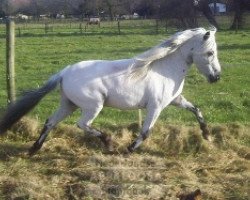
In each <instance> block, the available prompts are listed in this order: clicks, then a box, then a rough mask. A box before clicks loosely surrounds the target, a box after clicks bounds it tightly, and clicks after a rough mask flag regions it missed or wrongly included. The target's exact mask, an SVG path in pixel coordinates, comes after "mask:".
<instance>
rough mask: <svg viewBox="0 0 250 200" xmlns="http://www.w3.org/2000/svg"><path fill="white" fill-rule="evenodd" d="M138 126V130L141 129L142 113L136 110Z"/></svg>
mask: <svg viewBox="0 0 250 200" xmlns="http://www.w3.org/2000/svg"><path fill="white" fill-rule="evenodd" d="M138 125H139V128H141V127H142V112H141V109H139V110H138Z"/></svg>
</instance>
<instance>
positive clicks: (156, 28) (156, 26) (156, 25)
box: [155, 19, 159, 34]
mask: <svg viewBox="0 0 250 200" xmlns="http://www.w3.org/2000/svg"><path fill="white" fill-rule="evenodd" d="M155 22H156V23H155V33H156V34H159V19H156V20H155Z"/></svg>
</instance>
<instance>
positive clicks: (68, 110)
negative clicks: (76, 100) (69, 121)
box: [29, 97, 76, 156]
mask: <svg viewBox="0 0 250 200" xmlns="http://www.w3.org/2000/svg"><path fill="white" fill-rule="evenodd" d="M75 110H76V106H75V105H74V104H73V103H71V102H70V101H69V100H68V99H67V98H66V97H63V98H62V100H61V105H60V108H59V109H58V110H57V111H56V112H55V113H54V114H53V115H52V116H51V117H49V118H48V119H47V120H46V122H45V124H44V127H43V129H42V131H41V134H40V137H39V138H38V139H37V141H36V142H35V143H34V144H33V146H32V147H31V148H30V150H29V155H30V156H32V155H34V154H35V153H36V152H37V151H38V150H39V149H40V148H41V147H42V145H43V143H44V141H45V139H46V138H47V136H48V134H49V132H50V131H51V129H53V128H54V127H55V126H56V125H57V124H58V123H59V122H60V121H62V120H63V119H64V118H66V117H67V116H69V115H70V114H72V113H73V112H74V111H75Z"/></svg>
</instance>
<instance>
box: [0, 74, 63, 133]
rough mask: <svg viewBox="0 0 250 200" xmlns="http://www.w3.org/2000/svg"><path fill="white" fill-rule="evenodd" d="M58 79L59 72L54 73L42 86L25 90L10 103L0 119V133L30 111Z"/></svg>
mask: <svg viewBox="0 0 250 200" xmlns="http://www.w3.org/2000/svg"><path fill="white" fill-rule="evenodd" d="M60 80H61V76H60V73H59V74H56V75H54V76H52V77H51V78H50V79H49V80H48V82H47V83H46V84H45V85H44V86H42V87H40V88H38V89H37V90H32V91H29V92H27V93H26V94H25V95H24V96H22V97H21V98H20V99H18V100H17V101H16V102H14V103H13V104H11V105H10V106H9V107H8V108H7V111H6V112H5V114H4V115H3V117H2V119H1V121H0V134H3V133H5V132H6V131H7V130H8V129H10V128H11V126H12V125H13V124H14V123H16V122H17V121H18V120H19V119H21V118H22V117H23V116H24V115H25V114H27V113H28V112H29V111H31V110H32V108H34V107H35V106H36V105H37V104H38V103H39V101H40V100H41V99H42V98H43V97H44V96H45V95H46V94H48V93H49V92H50V91H52V90H53V89H55V88H56V86H57V85H58V83H59V82H60Z"/></svg>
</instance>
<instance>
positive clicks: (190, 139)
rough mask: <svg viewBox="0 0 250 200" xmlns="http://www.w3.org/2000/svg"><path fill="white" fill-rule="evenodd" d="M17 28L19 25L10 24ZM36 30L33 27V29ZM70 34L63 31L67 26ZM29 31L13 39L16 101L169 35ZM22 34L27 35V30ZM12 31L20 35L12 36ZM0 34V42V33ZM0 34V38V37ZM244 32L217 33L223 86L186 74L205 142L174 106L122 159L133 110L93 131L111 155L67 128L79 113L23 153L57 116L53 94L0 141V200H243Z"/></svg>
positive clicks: (248, 99)
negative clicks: (84, 63)
mask: <svg viewBox="0 0 250 200" xmlns="http://www.w3.org/2000/svg"><path fill="white" fill-rule="evenodd" d="M18 26H23V25H18ZM40 26H41V25H40ZM68 26H69V25H68ZM36 27H37V25H32V24H28V26H27V27H26V29H25V32H22V37H17V38H16V86H17V93H18V95H20V94H22V92H23V91H25V90H27V89H30V88H36V87H39V86H40V85H42V84H43V82H44V81H46V80H47V79H48V78H49V77H50V76H51V75H52V74H53V73H56V72H58V71H59V70H61V69H62V68H64V67H65V66H67V65H68V64H71V63H75V62H78V61H81V60H90V59H121V58H128V57H133V56H135V55H136V54H139V53H141V52H143V51H145V50H147V49H148V48H150V47H152V46H155V45H157V44H158V43H159V42H161V41H162V40H164V39H166V38H167V37H168V36H169V35H171V34H173V33H174V32H175V31H176V30H175V29H169V30H168V31H167V32H166V30H165V28H164V27H163V26H162V27H161V28H160V29H159V34H155V24H154V22H150V23H146V22H144V24H143V23H140V26H139V25H138V24H136V23H134V24H133V28H131V25H130V26H125V25H124V26H123V27H122V29H121V35H118V32H117V27H116V24H114V25H113V29H110V27H112V24H109V25H107V27H105V26H104V27H102V28H100V29H99V28H98V27H90V28H89V29H88V30H87V32H84V33H82V34H80V33H79V32H78V31H79V29H78V28H77V27H78V24H71V27H76V28H75V30H73V31H72V30H71V31H70V32H69V29H68V28H67V29H66V28H64V26H62V27H61V28H60V29H59V32H58V31H56V29H54V32H51V33H48V34H45V33H44V30H43V27H41V29H37V28H36ZM29 28H33V29H32V30H31V29H29ZM2 33H4V27H3V26H0V63H1V67H0V97H1V98H0V111H1V112H2V111H3V110H4V108H5V106H6V84H5V39H4V37H3V34H2ZM17 33H18V32H17ZM1 34H2V35H1ZM1 36H2V37H1ZM249 36H250V30H248V29H246V30H242V31H238V32H237V33H235V32H234V31H219V32H218V34H217V43H218V49H219V58H220V62H221V65H222V68H223V69H222V70H223V73H222V77H221V81H220V82H219V83H216V84H212V85H211V84H208V83H207V82H206V80H205V78H204V77H202V75H201V74H199V73H198V72H197V70H196V69H195V68H193V69H192V70H191V71H190V72H189V74H188V76H187V78H186V84H185V87H184V95H185V97H186V98H187V99H188V100H190V101H191V102H193V103H194V104H196V105H198V106H199V107H200V108H201V110H202V112H203V114H204V116H205V118H206V120H207V122H208V124H209V127H210V130H211V133H212V136H213V142H211V143H208V142H207V141H204V140H203V139H202V138H201V135H200V131H199V128H198V125H197V123H196V120H195V118H194V116H193V115H192V114H191V113H189V112H187V111H185V110H180V109H177V108H174V107H169V108H167V109H165V110H164V111H163V113H162V114H161V116H160V119H159V121H158V122H157V124H156V127H155V128H154V130H153V133H152V136H151V137H150V138H149V140H147V141H146V142H145V144H144V145H143V146H142V147H141V148H140V149H139V150H138V151H137V152H136V153H135V154H133V155H131V156H130V157H125V156H124V155H123V151H124V149H125V147H126V145H128V144H129V143H130V142H131V140H132V138H133V137H134V136H135V134H137V133H138V128H137V127H136V125H135V124H133V123H134V122H136V121H137V112H136V111H119V110H115V109H110V108H105V109H104V110H103V111H102V112H101V113H100V115H99V117H98V118H97V119H96V121H95V122H94V126H95V127H97V128H98V129H102V130H104V131H106V132H107V133H109V134H112V136H113V139H114V141H116V151H117V155H106V154H105V148H104V147H103V146H102V144H101V143H100V141H98V140H96V139H95V138H89V137H88V136H86V135H84V134H83V133H82V131H81V130H79V129H77V128H75V127H74V126H72V125H74V124H75V123H76V121H77V120H78V118H79V114H80V113H79V111H78V112H76V113H75V114H74V115H73V116H72V117H70V118H68V119H67V120H65V121H64V123H62V124H60V125H59V127H58V128H56V129H55V130H54V131H53V133H52V134H51V136H50V137H49V138H48V141H47V142H46V143H45V146H44V148H43V149H42V150H41V151H40V152H39V153H38V155H36V156H34V157H32V158H29V157H28V156H27V155H26V152H27V150H28V148H29V147H30V146H31V145H32V143H33V142H34V140H35V139H36V138H37V135H38V134H39V130H40V129H41V124H42V123H43V121H44V120H45V119H46V118H47V117H48V116H49V115H51V114H52V113H53V112H54V111H55V110H56V108H57V106H58V103H59V95H58V91H55V92H53V93H51V94H50V95H48V96H47V97H46V98H45V99H44V100H43V101H42V102H41V103H40V104H39V106H38V107H36V108H35V109H34V110H33V111H32V113H30V114H29V117H28V118H25V119H24V120H23V121H21V122H20V123H18V124H17V125H16V126H15V127H14V128H13V130H12V131H10V132H9V134H8V135H7V136H6V137H2V138H1V139H0V172H1V175H0V199H167V200H176V199H177V197H176V195H177V196H178V194H179V193H183V192H184V193H185V192H190V191H194V190H195V189H197V188H200V189H201V191H202V197H203V199H209V200H210V199H211V200H225V199H228V200H247V199H248V197H249V196H250V191H249V184H250V183H249V181H250V174H249V171H250V163H249V159H250V124H249V122H250V90H249V85H250V79H249V75H250V56H249V55H250V37H249Z"/></svg>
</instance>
